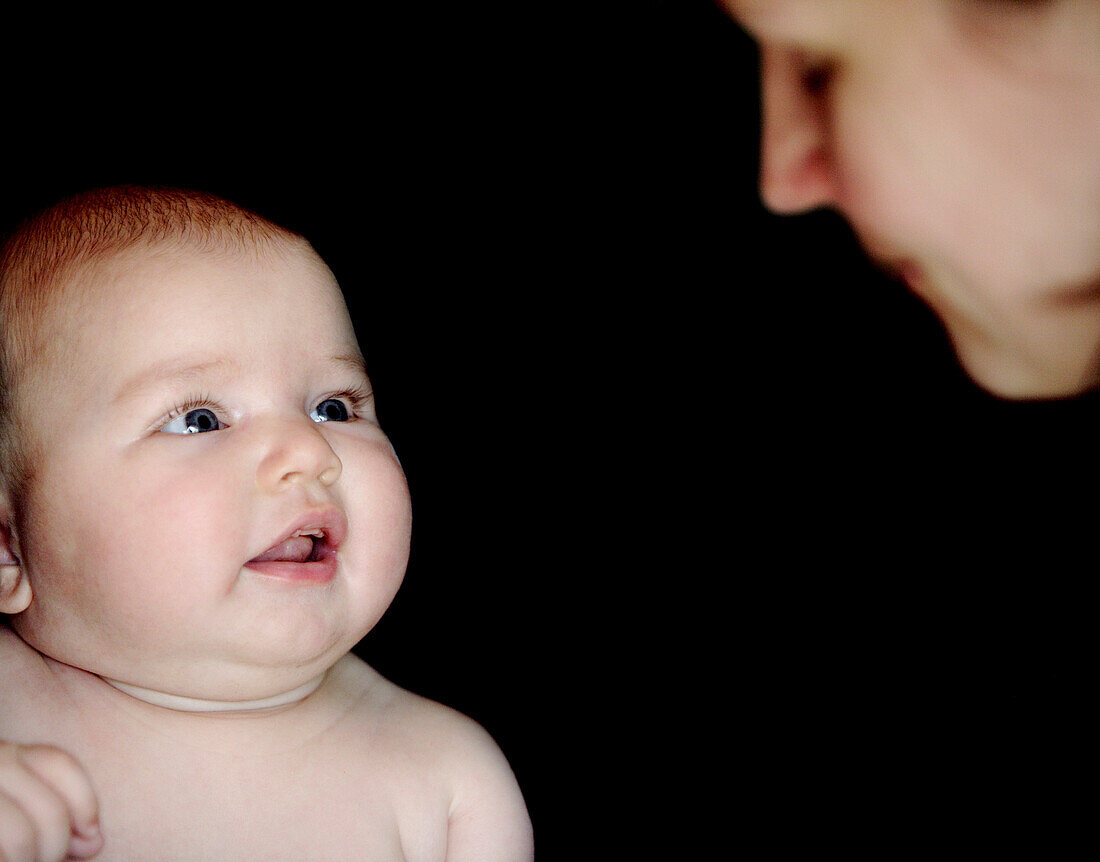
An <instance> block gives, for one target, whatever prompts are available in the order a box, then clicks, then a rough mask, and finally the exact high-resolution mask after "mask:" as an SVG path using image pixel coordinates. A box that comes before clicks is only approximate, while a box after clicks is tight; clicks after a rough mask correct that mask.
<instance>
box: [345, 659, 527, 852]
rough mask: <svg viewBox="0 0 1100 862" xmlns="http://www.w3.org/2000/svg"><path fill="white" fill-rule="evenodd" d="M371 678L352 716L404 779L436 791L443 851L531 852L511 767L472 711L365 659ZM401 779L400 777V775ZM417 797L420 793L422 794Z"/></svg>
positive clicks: (422, 789)
mask: <svg viewBox="0 0 1100 862" xmlns="http://www.w3.org/2000/svg"><path fill="white" fill-rule="evenodd" d="M363 667H364V669H365V670H362V672H363V673H364V674H367V675H369V679H370V685H369V688H368V690H367V692H366V696H364V697H362V698H361V699H360V701H359V703H358V704H357V707H356V716H355V718H354V720H355V721H356V722H361V723H362V727H363V728H369V729H370V733H371V736H372V738H373V739H374V740H375V742H376V744H377V746H378V748H379V749H381V750H383V751H385V752H387V754H388V755H389V756H388V757H387V760H391V759H392V760H391V762H393V763H395V764H400V765H401V768H402V769H403V770H404V771H405V772H406V773H407V774H406V776H405V777H406V779H407V780H408V783H407V785H406V786H408V787H410V788H411V787H417V786H419V787H420V788H421V791H420V792H424V791H425V790H428V789H429V787H430V788H431V790H432V791H434V793H433V794H432V795H435V794H437V793H438V794H442V796H440V797H437V798H441V799H442V801H443V802H444V803H445V816H446V820H447V847H448V851H447V859H448V860H451V859H454V860H463V859H467V858H468V859H476V860H480V862H490V860H501V862H505V860H506V862H522V861H523V860H527V859H530V858H531V856H532V850H531V843H532V842H531V821H530V818H529V816H528V814H527V808H526V806H525V804H524V801H523V796H522V794H521V792H520V788H519V785H518V784H517V782H516V778H515V775H514V773H513V772H512V769H511V767H510V766H509V764H508V761H507V759H506V757H505V755H504V753H503V752H502V751H501V749H500V747H499V746H498V745H497V743H496V742H495V741H494V739H493V738H492V736H491V735H490V734H489V733H488V732H487V731H486V730H485V728H484V727H482V726H481V725H480V724H478V723H477V722H476V721H474V720H473V719H471V718H469V717H468V716H466V715H463V714H462V713H460V712H458V711H457V710H454V709H452V708H450V707H448V706H444V705H443V704H440V703H437V702H435V701H433V700H430V699H428V698H425V697H422V696H420V695H417V694H414V693H412V692H410V691H406V690H405V689H403V688H401V687H400V686H397V685H395V684H393V683H392V682H390V681H389V680H387V679H385V678H384V677H382V676H380V675H378V674H377V673H375V672H374V671H373V670H370V669H369V668H366V666H365V665H364V666H363ZM402 783H405V782H402ZM421 798H423V797H421Z"/></svg>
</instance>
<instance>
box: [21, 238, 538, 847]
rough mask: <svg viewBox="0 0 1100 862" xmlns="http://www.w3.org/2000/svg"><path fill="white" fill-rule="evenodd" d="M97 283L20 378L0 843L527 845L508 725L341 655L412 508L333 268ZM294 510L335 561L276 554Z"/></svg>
mask: <svg viewBox="0 0 1100 862" xmlns="http://www.w3.org/2000/svg"><path fill="white" fill-rule="evenodd" d="M98 278H99V283H98V285H97V290H96V291H94V292H93V293H92V294H91V295H90V298H84V299H82V300H81V302H80V314H79V315H72V314H65V313H59V314H57V315H54V316H53V317H52V318H51V322H50V325H51V326H54V327H56V332H55V336H56V338H55V339H54V340H53V342H52V343H56V344H63V345H66V349H65V350H64V351H61V352H60V353H59V354H58V355H57V356H55V357H53V358H52V360H51V361H49V362H45V363H44V367H43V368H41V369H36V370H35V372H34V374H33V376H32V379H31V383H30V384H29V385H28V386H25V387H23V388H22V389H21V390H20V401H19V410H20V411H21V416H22V417H24V419H25V425H26V427H28V428H29V429H30V432H31V433H33V434H34V435H36V438H35V441H34V442H35V451H38V452H42V453H46V457H45V458H43V460H42V462H41V463H40V464H38V465H36V467H37V469H36V470H35V472H34V478H33V481H32V486H31V487H30V489H29V492H28V493H27V495H26V496H25V498H24V499H23V502H22V510H20V508H19V507H18V506H16V504H15V503H14V502H13V500H12V499H11V498H10V497H7V496H5V498H4V500H3V501H2V514H3V516H4V524H3V526H4V530H3V535H4V536H5V542H6V545H7V547H6V549H5V550H4V556H3V559H2V560H0V562H2V563H3V565H0V612H3V613H8V614H12V615H13V616H12V617H11V628H10V629H9V628H7V627H0V690H2V691H3V692H4V697H3V698H2V699H0V739H3V740H6V742H4V743H0V859H3V860H5V862H14V860H25V859H30V860H38V859H62V858H65V856H66V854H68V856H69V857H71V858H92V857H93V856H94V858H96V859H97V860H115V859H117V860H127V859H136V858H155V859H164V860H171V859H181V860H182V859H203V858H210V859H215V858H217V859H221V858H241V859H248V858H256V859H287V860H290V859H294V860H309V859H317V860H322V859H371V860H374V859H377V860H409V862H412V860H440V862H442V861H443V860H467V859H468V860H528V859H530V858H532V855H533V851H532V839H531V825H530V820H529V818H528V816H527V812H526V809H525V806H524V803H523V799H522V796H521V794H520V791H519V788H518V786H517V784H516V781H515V778H514V777H513V775H512V772H511V770H510V768H509V766H508V764H507V762H506V760H505V758H504V757H503V755H502V754H501V752H500V750H499V749H498V747H497V746H496V745H495V743H494V742H493V741H492V739H491V738H490V737H489V736H488V734H486V732H485V731H484V730H483V729H481V728H480V727H479V726H478V725H477V724H475V723H474V722H472V721H470V720H469V719H467V718H465V717H464V716H461V715H459V714H458V713H456V712H454V711H453V710H450V709H448V708H446V707H443V706H440V705H438V704H435V703H432V702H430V701H427V700H424V699H423V698H419V697H417V696H415V695H413V694H410V693H408V692H405V691H403V690H402V689H400V688H398V687H397V686H395V685H393V684H392V683H390V682H388V681H387V680H385V679H383V678H382V677H381V676H379V675H378V674H377V673H376V672H375V671H373V670H372V669H371V668H370V667H368V666H367V665H366V664H364V663H363V662H362V661H360V660H359V659H358V658H356V657H354V656H352V655H351V654H349V652H348V650H349V649H350V647H351V646H352V645H354V644H355V643H356V642H357V641H358V640H359V639H360V638H361V637H362V636H363V635H364V634H365V633H366V632H367V631H369V630H370V628H371V627H372V626H373V625H374V624H375V623H376V622H377V620H378V619H379V617H380V616H381V615H382V613H383V612H384V611H385V609H386V607H387V606H388V604H389V602H390V600H391V599H392V597H393V595H394V593H395V592H396V590H397V588H398V586H399V584H400V581H401V578H402V576H403V572H404V566H405V562H406V559H407V553H408V542H409V530H410V521H411V516H410V506H409V500H408V491H407V487H406V485H405V482H404V477H403V474H402V471H401V469H400V465H399V464H398V462H397V459H396V456H395V455H394V453H393V450H392V448H391V447H390V445H389V443H388V441H387V440H386V438H385V435H384V434H383V433H382V431H381V429H380V428H379V426H378V423H377V418H376V416H375V413H374V407H373V400H372V397H371V396H370V384H369V381H368V380H367V379H366V377H365V374H364V373H363V370H362V365H361V360H360V354H359V350H358V345H357V344H356V342H355V336H354V333H353V331H352V327H351V324H350V320H349V319H348V316H347V312H346V309H345V308H344V305H343V300H342V298H341V297H340V294H339V288H338V287H337V286H336V284H335V280H334V279H333V278H332V275H331V273H329V271H328V270H327V268H326V267H325V266H324V265H323V263H321V261H320V260H319V258H317V257H316V255H315V254H314V253H313V252H312V250H310V249H308V247H306V246H297V247H295V248H293V249H291V250H290V251H289V252H287V253H280V254H274V255H264V256H259V257H257V256H254V255H251V254H239V253H231V254H228V255H220V256H218V255H215V256H211V255H209V254H203V255H200V254H197V253H195V252H192V251H190V250H187V249H184V250H182V251H180V250H170V251H164V252H162V253H158V254H153V255H148V254H129V255H127V256H126V257H124V258H122V259H118V260H114V261H111V262H110V263H109V264H104V265H102V266H101V267H100V270H99V272H98ZM107 331H109V332H111V334H112V337H111V338H109V339H105V338H102V337H97V336H96V335H95V333H97V332H98V333H103V332H107ZM177 406H181V407H183V408H185V409H184V410H183V411H174V410H173V408H175V407H177ZM199 420H201V422H199ZM319 420H322V421H319ZM195 422H199V426H200V427H198V428H197V429H196V430H195V431H194V432H193V433H180V432H182V431H184V430H185V428H186V426H187V425H188V424H191V425H192V427H195V424H194V423H195ZM298 527H303V528H304V530H301V531H298V530H296V528H298ZM295 532H304V533H305V534H306V536H305V537H304V538H301V539H296V538H293V537H292V538H291V539H290V544H291V545H293V544H294V543H295V542H301V541H305V542H307V546H308V543H310V542H313V541H314V539H316V540H317V543H318V547H321V546H322V545H324V544H325V543H331V544H333V545H334V547H333V550H332V555H331V562H323V563H318V562H316V561H314V562H294V561H291V562H287V561H285V560H284V561H283V562H275V563H273V564H270V565H266V566H265V565H264V564H263V563H262V562H258V558H260V557H263V556H265V554H266V553H267V552H268V551H269V549H271V548H272V547H278V548H280V549H281V548H284V547H289V546H284V545H283V544H281V540H282V539H283V538H285V537H286V536H287V535H288V533H295ZM311 534H312V535H313V537H312V538H311ZM316 534H320V535H316ZM289 554H290V552H289V551H287V552H286V553H285V554H276V555H275V556H277V557H279V558H280V559H282V558H283V557H285V556H288V555H289ZM311 559H312V558H311ZM326 559H327V558H326ZM307 570H308V572H307ZM211 707H217V710H216V711H211ZM93 824H95V825H93Z"/></svg>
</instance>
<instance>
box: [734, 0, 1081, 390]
mask: <svg viewBox="0 0 1100 862" xmlns="http://www.w3.org/2000/svg"><path fill="white" fill-rule="evenodd" d="M719 2H721V3H722V5H724V6H725V7H727V8H728V10H729V11H730V12H731V14H732V15H733V16H734V17H735V18H736V20H737V21H738V22H739V23H741V24H742V25H743V26H744V28H745V29H746V30H747V31H748V32H749V33H750V34H751V35H752V36H753V37H754V38H755V39H756V40H757V42H758V44H759V46H760V49H761V78H762V85H763V86H762V90H763V93H762V96H763V98H762V102H763V127H764V128H763V140H762V156H761V192H762V196H763V199H764V201H765V203H767V204H768V205H769V206H770V207H771V208H772V209H774V210H775V211H777V212H781V213H798V212H804V211H807V210H812V209H815V208H818V207H830V208H833V209H836V210H837V211H839V212H840V213H841V214H843V215H844V216H845V217H846V218H847V219H848V221H849V222H850V223H851V224H852V227H853V228H854V230H855V232H856V234H857V235H858V236H859V238H860V239H861V240H862V242H863V244H864V246H865V248H866V250H867V252H868V253H869V254H870V255H871V256H872V257H873V258H875V259H876V260H878V261H879V262H881V263H882V264H883V265H884V266H885V267H887V268H888V269H891V270H893V271H895V272H896V273H897V274H898V275H899V276H901V277H902V278H903V279H904V280H905V281H906V282H907V283H908V285H909V286H910V288H911V289H912V290H913V291H914V292H915V293H916V294H917V295H919V296H920V297H921V298H922V299H924V300H925V301H926V302H927V303H928V304H929V306H930V307H931V308H932V309H933V310H934V311H935V312H936V313H937V315H938V316H939V317H940V319H941V320H942V321H943V323H944V326H945V328H946V331H947V333H948V335H949V336H950V338H951V340H952V342H953V344H954V346H955V350H956V353H957V355H958V357H959V360H960V362H961V364H962V365H963V367H964V368H965V369H966V370H967V371H968V372H969V373H970V375H971V376H972V377H973V378H974V380H975V381H977V382H978V383H979V384H980V385H982V386H983V387H985V388H986V389H988V390H990V391H992V392H994V393H996V394H998V395H1002V396H1005V397H1010V398H1052V397H1064V396H1068V395H1074V394H1077V393H1079V392H1082V391H1084V390H1086V389H1089V388H1091V387H1094V386H1095V385H1097V384H1098V383H1100V361H1098V357H1100V157H1098V156H1097V153H1100V3H1096V2H1094V0H1049V2H1039V3H1013V2H1009V0H892V2H889V3H883V2H879V0H719Z"/></svg>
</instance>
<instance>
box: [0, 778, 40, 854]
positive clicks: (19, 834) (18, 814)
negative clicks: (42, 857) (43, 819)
mask: <svg viewBox="0 0 1100 862" xmlns="http://www.w3.org/2000/svg"><path fill="white" fill-rule="evenodd" d="M37 859H38V830H37V829H35V826H34V824H33V823H32V822H31V818H30V815H28V814H27V813H26V812H25V811H24V810H23V809H22V808H20V807H19V805H18V803H16V801H15V800H14V799H12V798H11V797H10V796H8V795H7V794H6V793H4V792H3V791H2V790H0V862H36V860H37Z"/></svg>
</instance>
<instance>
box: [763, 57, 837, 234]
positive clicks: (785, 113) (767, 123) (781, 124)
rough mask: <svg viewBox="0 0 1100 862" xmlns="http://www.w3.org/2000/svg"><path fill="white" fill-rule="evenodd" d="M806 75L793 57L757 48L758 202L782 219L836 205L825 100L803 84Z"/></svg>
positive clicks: (835, 189)
mask: <svg viewBox="0 0 1100 862" xmlns="http://www.w3.org/2000/svg"><path fill="white" fill-rule="evenodd" d="M806 71H807V70H806V63H805V61H804V60H803V59H802V58H801V57H799V55H798V54H797V53H796V52H795V51H792V50H789V49H786V48H782V47H775V46H766V47H763V48H761V60H760V77H761V91H762V92H761V102H762V108H763V116H762V124H763V129H762V133H761V153H760V196H761V198H762V199H763V201H764V204H765V205H766V206H767V207H768V208H769V209H770V210H772V211H773V212H776V213H781V214H793V213H801V212H806V211H808V210H812V209H817V208H818V207H823V206H828V205H830V204H832V203H834V201H835V200H836V192H837V184H836V177H835V169H834V166H833V164H832V158H831V155H830V152H829V149H830V143H831V142H830V139H829V116H828V106H827V104H826V101H827V100H826V98H825V96H824V95H823V94H822V93H820V92H816V91H815V90H814V88H813V87H812V86H811V85H810V84H809V83H808V82H807V77H806Z"/></svg>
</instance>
